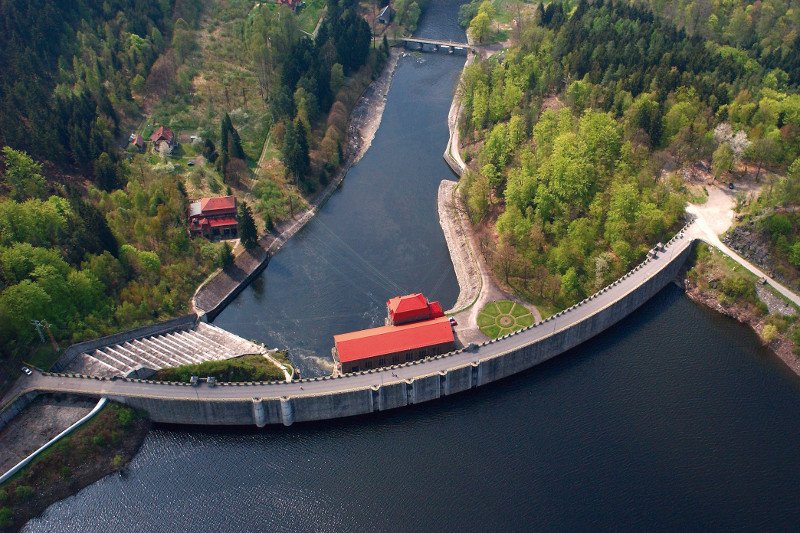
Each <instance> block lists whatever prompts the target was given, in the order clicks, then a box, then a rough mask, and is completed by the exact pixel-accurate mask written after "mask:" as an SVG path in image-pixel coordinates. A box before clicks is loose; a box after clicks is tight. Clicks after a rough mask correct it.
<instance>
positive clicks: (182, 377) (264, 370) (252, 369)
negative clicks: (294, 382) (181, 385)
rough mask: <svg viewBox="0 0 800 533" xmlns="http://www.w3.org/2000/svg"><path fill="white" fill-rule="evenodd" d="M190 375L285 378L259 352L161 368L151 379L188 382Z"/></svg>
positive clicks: (222, 378)
mask: <svg viewBox="0 0 800 533" xmlns="http://www.w3.org/2000/svg"><path fill="white" fill-rule="evenodd" d="M192 376H202V377H205V376H215V377H216V378H217V379H218V380H220V381H278V380H281V381H282V380H283V379H285V376H284V375H283V371H282V370H281V369H280V368H278V367H277V366H275V365H274V364H272V363H271V362H270V361H269V360H268V359H266V358H265V357H263V356H262V355H260V354H253V355H243V356H241V357H235V358H233V359H225V360H223V361H206V362H204V363H200V364H196V365H182V366H176V367H174V368H163V369H161V370H159V371H158V372H156V374H155V376H154V377H153V379H156V380H163V381H183V382H188V381H189V379H190V378H191V377H192Z"/></svg>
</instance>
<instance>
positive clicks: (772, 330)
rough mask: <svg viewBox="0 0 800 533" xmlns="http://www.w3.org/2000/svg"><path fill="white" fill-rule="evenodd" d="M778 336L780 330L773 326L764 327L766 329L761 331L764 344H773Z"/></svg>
mask: <svg viewBox="0 0 800 533" xmlns="http://www.w3.org/2000/svg"><path fill="white" fill-rule="evenodd" d="M777 336H778V328H777V327H775V326H773V325H772V324H767V325H766V326H764V329H763V330H761V338H762V339H764V342H766V343H767V344H769V343H771V342H772V341H774V340H775V338H776V337H777Z"/></svg>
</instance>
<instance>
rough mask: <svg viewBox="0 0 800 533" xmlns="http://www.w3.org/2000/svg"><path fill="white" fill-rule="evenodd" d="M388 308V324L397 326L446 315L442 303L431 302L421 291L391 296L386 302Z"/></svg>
mask: <svg viewBox="0 0 800 533" xmlns="http://www.w3.org/2000/svg"><path fill="white" fill-rule="evenodd" d="M386 310H387V313H388V316H387V317H386V324H387V325H395V326H399V325H400V324H407V323H409V322H416V321H419V320H430V319H431V318H438V317H440V316H444V311H442V306H441V304H440V303H439V302H429V301H428V299H427V298H425V295H423V294H422V293H420V292H418V293H416V294H407V295H406V296H395V297H394V298H390V299H389V300H388V301H387V302H386Z"/></svg>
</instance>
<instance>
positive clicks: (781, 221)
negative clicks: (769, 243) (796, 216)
mask: <svg viewBox="0 0 800 533" xmlns="http://www.w3.org/2000/svg"><path fill="white" fill-rule="evenodd" d="M763 224H764V229H765V230H767V232H768V233H769V234H770V236H771V237H772V240H773V241H776V240H777V239H778V237H779V236H781V235H783V236H786V235H789V234H790V233H791V232H792V222H791V221H790V220H789V217H787V216H786V215H782V214H779V213H778V214H775V215H772V216H770V217H767V218H765V219H764V222H763Z"/></svg>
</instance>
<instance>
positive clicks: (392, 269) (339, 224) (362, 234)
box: [214, 54, 464, 377]
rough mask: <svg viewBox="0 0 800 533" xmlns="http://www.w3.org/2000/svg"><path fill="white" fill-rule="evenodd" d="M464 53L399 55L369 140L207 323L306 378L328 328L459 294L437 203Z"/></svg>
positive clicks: (324, 357) (339, 329)
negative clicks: (278, 355)
mask: <svg viewBox="0 0 800 533" xmlns="http://www.w3.org/2000/svg"><path fill="white" fill-rule="evenodd" d="M463 64H464V57H463V56H460V57H459V56H448V55H446V54H423V55H408V56H406V57H403V58H401V59H400V62H399V65H398V68H397V71H396V73H395V77H394V79H393V82H392V86H391V89H390V92H389V95H388V97H387V102H386V109H385V111H384V114H383V120H382V122H381V126H380V128H379V129H378V132H377V133H376V135H375V139H374V140H373V142H372V146H371V147H370V149H369V150H368V151H367V153H366V154H365V155H364V157H363V158H362V159H361V161H359V162H358V164H356V165H355V166H354V167H353V168H352V169H351V170H350V171H349V172H348V174H347V177H346V178H345V180H344V182H343V185H342V188H341V189H340V190H339V191H338V192H337V193H336V194H334V195H333V196H332V197H331V199H330V200H329V201H328V202H327V203H326V204H325V205H324V206H323V207H322V209H320V211H319V213H318V214H317V215H316V216H315V217H314V219H313V220H311V221H310V222H309V223H308V225H306V227H304V228H303V229H302V230H301V231H300V232H299V233H298V234H297V235H295V236H294V237H293V238H292V239H290V240H289V241H288V242H287V243H286V245H285V246H284V247H283V249H281V251H280V252H279V253H278V254H277V255H276V256H275V257H274V258H272V259H271V260H270V262H269V264H268V266H267V268H266V269H265V270H264V272H263V274H262V275H261V276H260V277H259V278H257V279H256V281H255V283H253V284H252V285H251V286H250V287H248V288H247V289H245V290H244V291H243V292H242V293H241V295H239V297H238V298H236V300H234V301H233V302H232V303H231V304H230V305H229V306H228V307H227V308H226V309H225V310H224V311H223V312H222V313H221V314H220V315H219V316H218V317H217V318H216V320H215V321H214V324H215V325H218V326H221V327H223V328H225V329H227V330H230V331H233V332H234V333H236V334H238V335H240V336H242V337H245V338H248V339H258V340H260V341H262V342H264V343H265V344H266V345H267V346H270V347H280V348H289V349H290V351H289V353H290V357H291V359H292V362H293V363H295V364H296V365H297V366H298V367H299V368H300V370H301V372H302V374H303V376H306V377H308V376H311V375H314V374H329V373H330V367H329V365H327V366H328V368H326V364H325V363H326V362H329V361H331V355H330V350H331V347H332V346H333V335H335V334H337V333H345V332H347V331H353V330H357V329H364V328H368V327H373V326H377V325H382V324H383V320H384V318H385V316H386V300H387V299H388V298H391V297H392V296H396V295H399V294H408V293H412V292H420V291H421V292H424V293H425V294H426V295H427V296H428V297H429V298H432V299H438V300H441V302H442V304H443V305H444V308H445V309H447V308H449V307H450V306H451V305H452V304H453V303H454V302H455V300H456V298H457V297H458V284H457V282H456V278H455V273H454V271H453V264H452V262H451V261H450V255H449V253H448V251H447V244H446V243H445V240H444V234H443V233H442V228H441V226H440V225H439V219H438V215H437V210H436V192H437V189H438V187H439V182H440V181H441V180H442V179H453V175H452V173H451V171H450V169H449V168H448V167H447V165H446V164H445V162H444V160H443V159H442V152H443V151H444V146H445V145H446V144H447V138H448V135H449V132H448V128H447V113H448V111H449V109H450V103H451V102H452V99H453V89H454V87H455V83H456V80H457V79H458V76H459V74H460V72H461V68H462V66H463Z"/></svg>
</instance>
